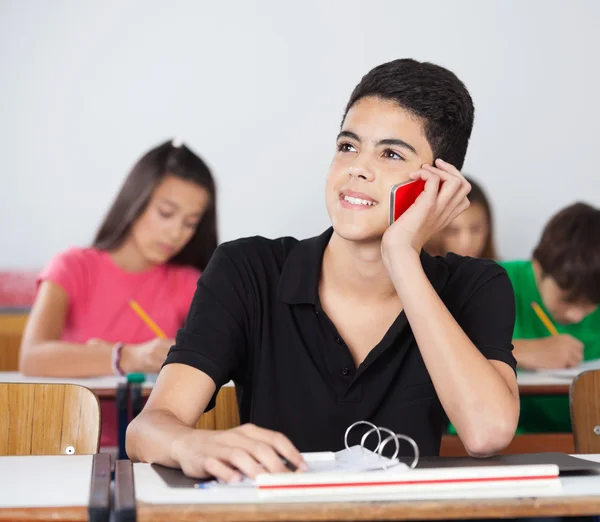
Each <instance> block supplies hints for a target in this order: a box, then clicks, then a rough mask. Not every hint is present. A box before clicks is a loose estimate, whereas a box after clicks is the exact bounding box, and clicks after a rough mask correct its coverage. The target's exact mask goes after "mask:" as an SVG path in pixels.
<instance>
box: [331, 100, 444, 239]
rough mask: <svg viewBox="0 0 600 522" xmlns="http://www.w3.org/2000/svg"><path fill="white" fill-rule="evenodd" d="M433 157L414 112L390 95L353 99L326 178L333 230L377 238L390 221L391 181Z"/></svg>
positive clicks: (402, 178) (355, 236) (399, 180)
mask: <svg viewBox="0 0 600 522" xmlns="http://www.w3.org/2000/svg"><path fill="white" fill-rule="evenodd" d="M433 159H434V158H433V152H432V150H431V146H430V145H429V142H428V141H427V139H426V138H425V135H424V130H423V124H422V122H421V121H420V120H419V119H418V118H416V117H415V116H413V115H412V114H410V113H409V112H407V111H406V110H404V109H403V108H401V107H400V106H399V105H398V104H397V103H395V102H393V101H390V100H383V99H381V98H376V97H372V96H369V97H365V98H362V99H361V100H359V101H358V102H356V103H355V104H354V105H353V106H352V108H351V109H350V110H349V111H348V114H347V115H346V118H345V120H344V123H343V125H342V130H341V132H340V134H339V136H338V139H337V147H336V153H335V156H334V158H333V161H332V162H331V166H330V168H329V175H328V178H327V189H326V204H327V212H328V213H329V217H330V219H331V223H332V225H333V228H334V230H335V232H336V234H337V235H339V236H341V237H342V238H344V239H346V240H349V241H358V242H371V241H378V240H380V239H381V237H382V236H383V233H384V232H385V230H386V228H387V226H388V214H389V194H390V189H391V187H392V186H393V185H395V184H397V183H402V182H403V181H408V180H409V179H410V178H409V175H410V173H411V172H414V171H416V170H419V169H420V168H421V166H422V165H423V164H424V163H428V164H430V165H431V164H432V162H433ZM442 159H443V158H442Z"/></svg>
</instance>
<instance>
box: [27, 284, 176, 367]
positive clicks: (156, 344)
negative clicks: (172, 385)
mask: <svg viewBox="0 0 600 522" xmlns="http://www.w3.org/2000/svg"><path fill="white" fill-rule="evenodd" d="M68 307H69V296H68V294H67V292H66V291H65V290H64V289H63V288H62V287H61V286H60V285H59V284H57V283H54V282H52V281H43V282H42V283H41V284H40V287H39V290H38V294H37V297H36V299H35V302H34V304H33V307H32V309H31V312H30V314H29V319H28V321H27V326H26V327H25V332H24V333H23V339H22V341H21V352H20V360H19V370H20V371H21V372H22V373H24V374H26V375H37V376H48V377H93V376H100V375H111V374H112V373H113V370H112V365H111V360H112V350H113V346H114V343H112V342H108V341H103V340H101V339H95V340H91V341H90V342H88V343H86V344H78V343H69V342H65V341H61V340H60V337H61V335H62V331H63V329H64V325H65V321H66V318H67V312H68ZM172 344H173V340H172V339H156V340H152V341H149V342H147V343H142V344H140V345H126V346H125V347H124V348H123V351H122V358H121V368H122V370H123V371H125V372H149V373H150V372H152V373H153V372H157V371H158V370H159V369H160V366H161V364H162V363H163V362H164V360H165V358H166V355H167V352H168V350H169V347H170V346H171V345H172Z"/></svg>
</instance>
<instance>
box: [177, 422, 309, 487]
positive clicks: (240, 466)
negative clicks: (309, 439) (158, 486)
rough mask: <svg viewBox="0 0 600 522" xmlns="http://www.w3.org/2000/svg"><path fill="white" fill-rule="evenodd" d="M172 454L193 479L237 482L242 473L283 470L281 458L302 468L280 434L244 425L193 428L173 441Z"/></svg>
mask: <svg viewBox="0 0 600 522" xmlns="http://www.w3.org/2000/svg"><path fill="white" fill-rule="evenodd" d="M173 456H174V457H175V459H176V460H177V462H178V463H179V465H180V467H181V470H182V471H183V472H184V473H185V474H186V475H187V476H188V477H193V478H210V477H214V478H217V479H220V480H223V481H225V482H239V481H240V480H241V479H242V474H243V475H245V476H247V477H249V478H255V477H256V475H258V474H259V473H264V472H265V471H267V472H269V473H285V472H289V471H290V469H289V468H288V467H286V466H285V464H284V461H283V459H286V460H287V461H288V462H290V463H292V464H293V465H294V466H295V467H296V468H298V469H299V470H306V469H307V468H306V464H305V462H304V459H303V458H302V455H301V454H300V452H299V451H298V450H297V449H296V448H295V447H294V445H293V444H292V443H291V442H290V440H289V439H288V438H287V437H286V436H285V435H282V434H281V433H278V432H275V431H271V430H266V429H263V428H259V427H258V426H254V425H253V424H244V425H242V426H239V427H237V428H233V429H231V430H225V431H213V430H194V431H193V432H189V433H186V434H185V435H183V436H182V437H180V438H179V439H176V440H175V441H174V442H173Z"/></svg>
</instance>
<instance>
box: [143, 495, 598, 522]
mask: <svg viewBox="0 0 600 522" xmlns="http://www.w3.org/2000/svg"><path fill="white" fill-rule="evenodd" d="M598 513H600V495H599V496H598V497H566V498H556V497H547V498H545V497H541V498H540V497H535V498H520V499H512V498H511V499H465V500H458V501H457V500H444V499H442V500H424V501H406V502H403V501H399V502H393V501H392V502H390V501H381V502H345V503H340V502H335V503H329V502H322V503H320V502H319V503H309V504H302V503H294V504H289V503H288V504H283V503H279V504H274V503H269V504H243V505H232V504H229V505H225V504H218V505H217V504H181V505H168V504H160V505H159V504H148V503H145V502H138V507H137V520H139V521H140V522H141V521H150V522H153V521H159V520H165V519H167V518H173V519H176V520H181V521H191V520H210V521H220V522H234V521H235V522H258V521H269V520H288V521H300V520H309V521H310V520H320V521H333V520H415V519H417V520H425V519H428V520H441V519H445V520H449V519H466V518H504V517H540V516H569V515H570V516H583V515H597V514H598Z"/></svg>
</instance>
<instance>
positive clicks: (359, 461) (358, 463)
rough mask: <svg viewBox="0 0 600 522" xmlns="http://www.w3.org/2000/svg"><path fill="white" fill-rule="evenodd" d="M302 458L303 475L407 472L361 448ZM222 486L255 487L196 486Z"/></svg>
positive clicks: (394, 461) (241, 484)
mask: <svg viewBox="0 0 600 522" xmlns="http://www.w3.org/2000/svg"><path fill="white" fill-rule="evenodd" d="M302 456H303V457H304V460H305V461H306V464H307V465H308V471H305V472H303V473H332V472H340V473H360V472H363V471H374V470H382V469H393V470H394V471H395V472H398V471H404V470H408V469H409V467H408V466H407V465H406V464H403V463H401V462H400V461H399V460H398V459H397V458H396V459H390V458H387V457H383V456H381V455H379V454H378V453H373V452H372V451H369V450H368V449H364V448H362V447H361V446H352V447H351V448H350V449H349V450H346V449H344V450H341V451H337V452H335V453H334V452H318V453H303V454H302ZM216 485H222V486H225V487H256V481H254V480H252V479H249V478H244V479H243V480H242V481H241V482H238V483H235V484H225V483H220V482H217V481H212V482H204V483H201V484H198V485H197V486H196V487H197V488H199V489H206V488H210V487H214V486H216Z"/></svg>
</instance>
